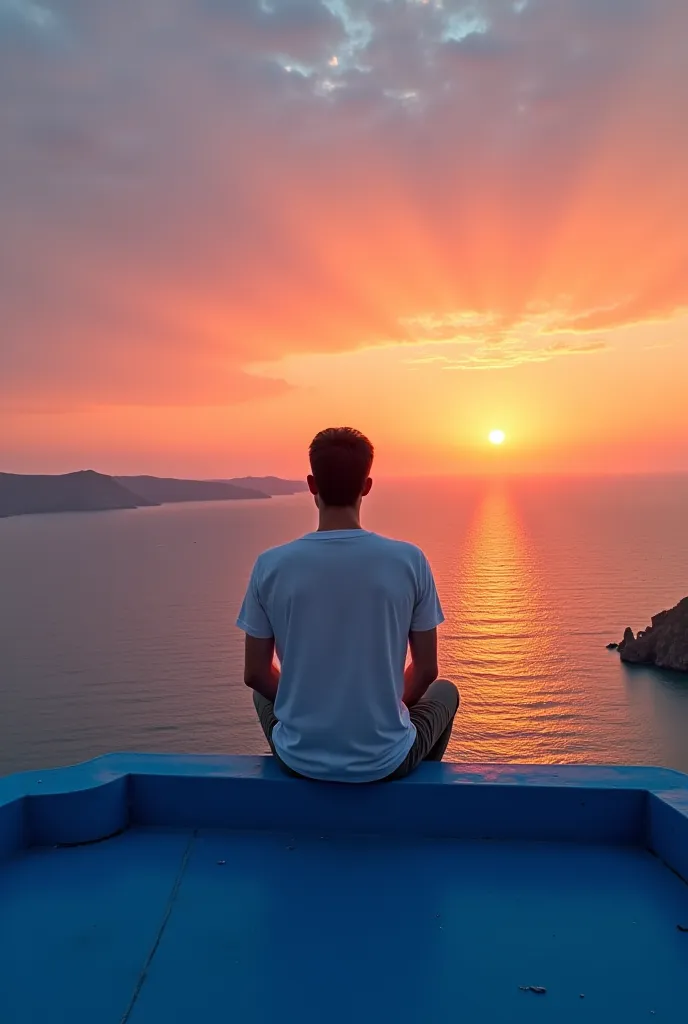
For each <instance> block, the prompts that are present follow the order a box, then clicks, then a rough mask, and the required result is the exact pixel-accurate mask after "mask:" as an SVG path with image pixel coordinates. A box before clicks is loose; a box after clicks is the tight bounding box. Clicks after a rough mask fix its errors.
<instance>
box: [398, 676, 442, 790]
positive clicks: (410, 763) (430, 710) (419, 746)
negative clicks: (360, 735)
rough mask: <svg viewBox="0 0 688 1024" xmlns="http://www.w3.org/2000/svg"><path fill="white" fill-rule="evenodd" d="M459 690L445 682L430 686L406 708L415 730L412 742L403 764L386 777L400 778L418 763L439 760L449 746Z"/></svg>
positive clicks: (440, 681)
mask: <svg viewBox="0 0 688 1024" xmlns="http://www.w3.org/2000/svg"><path fill="white" fill-rule="evenodd" d="M459 699H460V698H459V691H458V689H457V687H456V686H454V684H453V683H452V682H450V681H449V680H448V679H437V680H436V681H435V682H434V683H432V684H431V685H430V686H429V687H428V689H427V690H426V692H425V694H424V695H423V696H422V697H421V699H420V700H419V701H418V703H417V704H414V705H413V707H412V708H410V709H409V714H410V716H411V721H412V722H413V724H414V725H415V727H416V739H415V742H414V744H413V746H412V747H411V749H410V750H409V752H408V755H407V757H406V759H405V760H404V761H402V763H401V764H400V765H399V767H398V768H397V770H396V771H395V772H393V773H392V774H391V775H390V776H388V778H389V779H390V780H392V779H403V778H404V777H405V776H406V775H409V774H410V773H411V772H412V771H413V770H414V768H417V767H418V765H419V764H420V762H421V761H441V760H442V757H443V756H444V753H445V751H446V749H447V746H448V744H449V739H450V737H451V734H452V727H453V725H454V717H455V715H456V712H457V711H458V708H459Z"/></svg>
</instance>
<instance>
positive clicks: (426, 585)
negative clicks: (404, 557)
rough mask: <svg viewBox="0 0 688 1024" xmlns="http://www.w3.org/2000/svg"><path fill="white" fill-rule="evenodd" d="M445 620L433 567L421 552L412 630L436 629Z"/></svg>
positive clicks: (419, 631) (420, 631)
mask: <svg viewBox="0 0 688 1024" xmlns="http://www.w3.org/2000/svg"><path fill="white" fill-rule="evenodd" d="M443 622H444V612H443V611H442V605H441V604H440V599H439V596H438V594H437V587H436V586H435V579H434V577H433V575H432V569H431V568H430V563H429V562H428V560H427V558H426V557H425V555H423V554H421V563H420V567H419V570H418V589H417V592H416V603H415V605H414V608H413V618H412V619H411V630H412V632H414V633H423V632H425V631H426V630H428V629H435V627H436V626H439V625H441V624H442V623H443Z"/></svg>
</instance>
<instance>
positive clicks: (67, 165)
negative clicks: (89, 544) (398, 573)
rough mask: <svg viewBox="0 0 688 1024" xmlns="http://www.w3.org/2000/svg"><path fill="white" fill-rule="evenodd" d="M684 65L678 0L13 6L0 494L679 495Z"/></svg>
mask: <svg viewBox="0 0 688 1024" xmlns="http://www.w3.org/2000/svg"><path fill="white" fill-rule="evenodd" d="M687 69H688V2H687V0H513V2H512V0H475V2H474V3H469V4H467V3H463V2H459V0H442V2H439V0H438V2H435V0H427V2H420V0H325V2H321V0H269V2H268V0H264V2H262V3H261V2H258V0H116V2H115V0H41V2H38V0H36V2H34V0H0V140H1V141H0V240H1V241H0V311H1V315H2V319H1V322H0V470H6V471H14V472H63V471H68V470H73V469H79V468H85V467H92V468H97V469H100V470H102V471H104V472H119V473H135V472H152V473H158V474H168V475H193V476H200V475H206V476H222V475H227V476H229V475H233V474H240V473H245V472H253V473H267V472H274V473H279V474H282V475H293V474H300V473H302V472H303V471H304V453H305V448H306V446H307V443H308V441H309V440H310V437H311V436H312V434H313V433H314V432H315V431H316V430H318V429H319V428H320V427H322V426H326V425H330V424H339V423H351V424H353V425H355V426H358V427H360V429H362V430H364V431H365V432H366V433H369V434H370V436H371V438H372V439H373V441H374V442H375V444H376V446H377V448H378V452H379V458H378V472H379V473H380V474H381V475H402V474H404V475H405V474H444V473H461V472H470V473H473V472H478V473H483V472H491V471H493V470H498V471H500V472H502V471H508V472H511V471H513V472H539V471H543V472H552V471H556V472H587V471H591V472H602V471H623V472H626V471H631V470H643V471H644V470H654V471H665V470H666V471H671V470H677V469H683V470H688V400H687V398H688V85H687V79H686V75H687ZM497 428H499V429H502V430H504V431H505V433H506V435H507V442H506V444H505V445H504V446H502V447H500V448H495V447H494V446H490V445H489V444H488V442H487V435H488V434H489V432H490V431H491V430H493V429H497Z"/></svg>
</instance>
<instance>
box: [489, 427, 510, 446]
mask: <svg viewBox="0 0 688 1024" xmlns="http://www.w3.org/2000/svg"><path fill="white" fill-rule="evenodd" d="M488 440H489V442H490V444H504V442H505V441H506V434H505V433H504V431H503V430H492V431H491V432H490V434H489V435H488Z"/></svg>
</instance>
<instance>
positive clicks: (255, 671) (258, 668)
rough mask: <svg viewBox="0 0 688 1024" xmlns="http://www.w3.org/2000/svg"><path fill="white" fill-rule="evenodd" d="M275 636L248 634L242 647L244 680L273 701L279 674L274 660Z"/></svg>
mask: <svg viewBox="0 0 688 1024" xmlns="http://www.w3.org/2000/svg"><path fill="white" fill-rule="evenodd" d="M274 656H275V638H274V637H272V636H271V637H269V638H267V639H266V638H264V637H257V636H249V634H248V633H247V634H246V644H245V647H244V682H245V683H246V685H247V686H249V687H250V688H251V689H252V690H255V691H256V692H257V693H260V694H261V695H262V696H263V697H265V698H266V700H269V701H272V702H273V703H274V701H275V697H276V696H277V687H278V686H279V680H280V674H279V669H278V668H277V665H275V661H274Z"/></svg>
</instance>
